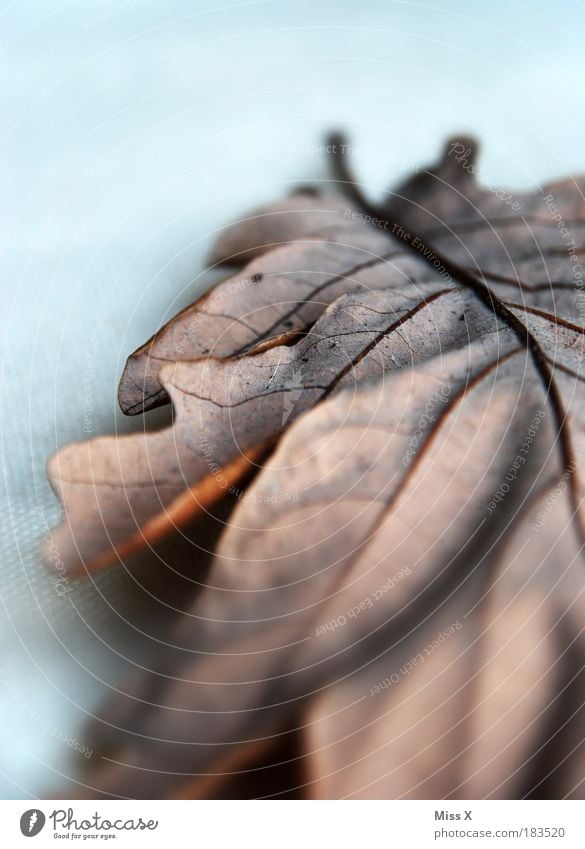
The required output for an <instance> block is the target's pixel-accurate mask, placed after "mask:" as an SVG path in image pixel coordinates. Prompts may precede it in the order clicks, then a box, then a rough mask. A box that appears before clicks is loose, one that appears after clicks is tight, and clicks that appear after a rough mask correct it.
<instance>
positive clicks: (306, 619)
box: [51, 139, 585, 799]
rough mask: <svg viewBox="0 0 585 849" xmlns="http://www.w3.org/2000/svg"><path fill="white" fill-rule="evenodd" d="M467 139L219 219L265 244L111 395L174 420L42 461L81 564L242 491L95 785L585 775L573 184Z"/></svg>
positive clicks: (449, 792)
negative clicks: (525, 172) (544, 182)
mask: <svg viewBox="0 0 585 849" xmlns="http://www.w3.org/2000/svg"><path fill="white" fill-rule="evenodd" d="M457 145H459V146H461V145H466V146H467V147H466V148H465V149H466V150H468V151H469V152H468V154H466V155H467V156H468V159H467V160H465V161H464V157H462V156H460V153H461V151H460V148H459V147H457ZM333 147H334V149H337V150H339V149H343V148H342V144H341V140H339V139H336V140H333ZM475 155H476V151H475V145H474V144H471V143H469V142H464V141H454V142H451V143H450V144H449V145H448V146H447V148H446V151H445V154H444V156H443V158H442V159H441V161H440V163H439V164H438V165H437V166H434V167H433V168H430V169H428V170H427V171H424V172H422V173H420V174H418V175H416V176H415V177H414V178H411V179H410V180H408V181H407V182H406V183H405V184H403V185H402V186H401V187H399V189H398V190H397V191H396V192H395V193H394V194H392V195H391V196H390V198H389V200H388V201H387V202H385V203H384V204H382V205H380V206H375V205H374V204H373V203H372V202H371V201H369V200H368V199H367V198H366V197H364V196H363V194H362V193H361V191H360V189H359V187H358V186H357V185H356V184H355V182H354V181H353V178H352V177H351V175H350V174H349V172H348V170H347V167H346V164H345V160H344V158H343V157H340V156H339V155H338V156H337V179H338V181H339V184H340V185H344V186H345V189H346V192H347V195H348V197H349V201H347V202H346V201H344V200H342V199H339V198H330V197H327V196H322V195H320V194H318V193H311V194H309V193H306V192H305V193H302V194H297V195H295V196H293V197H291V198H289V199H287V200H286V201H285V202H284V203H282V204H277V205H274V206H273V207H269V208H267V209H266V210H263V211H260V212H257V213H255V214H253V215H252V216H250V217H249V218H246V219H243V220H241V221H240V222H238V223H237V224H236V225H234V226H233V227H232V228H228V229H227V230H226V231H225V232H224V233H223V235H222V237H221V239H220V240H219V243H218V245H217V247H216V250H215V254H214V257H215V260H216V261H220V260H221V261H226V260H233V259H234V258H239V259H240V260H241V259H242V258H245V259H246V260H248V259H250V258H253V259H252V261H251V262H250V264H249V265H247V266H246V267H245V268H243V269H242V271H241V275H240V276H238V275H236V277H234V278H230V279H229V280H228V281H226V282H224V283H223V284H220V285H219V286H218V287H217V288H216V289H215V290H214V291H213V292H212V293H211V294H210V295H208V296H207V297H206V298H205V299H203V300H201V301H199V302H198V303H197V304H195V305H194V306H193V307H191V308H188V310H186V311H184V312H183V313H182V314H181V315H180V316H179V317H177V318H176V319H175V320H173V321H172V322H170V323H169V324H168V325H167V326H166V327H165V328H163V330H162V331H161V332H160V333H159V334H157V336H156V337H154V339H153V340H151V341H150V342H149V343H147V345H146V346H145V347H144V348H143V349H141V350H140V351H139V352H137V353H136V354H135V355H133V357H131V358H130V360H129V362H128V364H127V368H126V372H125V378H124V381H123V383H122V386H121V398H122V399H123V404H124V406H125V409H126V410H127V411H132V412H134V411H139V410H141V409H143V408H146V407H147V406H149V405H152V404H154V403H159V402H161V401H162V400H164V398H165V397H166V396H165V393H167V394H168V396H169V397H170V399H171V401H172V403H173V408H174V413H175V418H174V423H173V426H172V427H171V428H168V429H166V430H165V431H162V432H159V433H154V434H138V435H131V436H127V437H121V438H113V437H110V438H106V439H102V440H96V441H93V442H91V443H87V444H86V445H85V446H70V447H68V448H65V449H64V450H63V451H62V452H60V454H59V455H57V457H56V458H55V459H54V460H53V464H52V467H51V475H52V479H53V483H54V485H55V487H56V488H57V489H58V491H59V494H60V496H61V498H62V500H63V502H64V504H65V507H66V510H67V517H66V521H65V522H64V524H63V525H62V526H61V528H60V529H59V531H58V534H57V536H56V540H57V544H58V548H59V550H60V552H61V557H62V559H63V561H64V562H65V563H66V564H67V567H68V568H70V569H79V568H80V565H83V564H84V565H90V566H91V565H92V564H93V565H103V564H104V563H105V562H109V561H110V560H111V559H112V558H115V556H116V553H118V554H120V553H122V554H123V553H124V552H126V551H128V550H130V549H129V546H130V547H132V546H134V547H135V545H136V543H137V542H139V541H140V539H141V536H140V535H141V534H143V535H144V536H145V537H146V538H147V541H148V540H150V539H152V538H153V537H152V535H150V536H149V528H151V527H152V526H153V525H154V526H155V527H156V528H157V529H158V530H157V534H159V533H160V532H162V531H167V530H169V529H172V527H173V522H174V521H175V519H176V517H177V516H178V517H179V518H181V517H182V516H183V512H182V511H186V512H187V513H189V514H192V513H193V512H194V511H195V510H201V509H206V508H207V504H208V502H209V501H210V500H211V499H213V498H214V497H216V496H217V493H218V490H219V489H221V483H219V481H222V480H225V481H226V487H224V489H226V488H227V486H228V484H230V485H232V486H233V487H234V494H235V496H236V501H237V506H236V508H235V509H234V511H233V512H232V514H231V516H230V521H229V525H228V527H227V529H226V532H225V534H224V535H223V537H222V539H221V541H220V543H219V546H218V549H217V551H216V555H215V559H214V562H213V564H212V567H211V570H210V574H209V579H208V584H207V586H206V588H205V589H204V590H203V592H202V593H201V594H200V595H199V596H198V597H197V599H196V600H195V602H194V604H193V606H192V608H191V610H190V612H189V614H188V615H185V616H182V617H181V619H180V620H179V621H178V622H177V627H176V630H175V632H174V634H173V635H172V637H171V639H170V644H171V648H170V650H164V651H161V653H160V656H159V657H158V658H156V659H155V661H154V669H153V671H151V672H142V673H140V674H138V675H137V676H135V678H134V679H133V680H132V681H131V682H129V684H128V689H127V693H126V695H123V694H120V695H119V696H118V697H117V698H116V699H113V700H112V701H111V703H110V704H109V705H108V706H107V708H106V709H105V711H104V714H103V721H101V722H98V723H97V725H96V726H95V727H94V728H93V731H92V734H93V739H94V740H95V741H96V743H99V745H100V746H101V747H102V751H103V752H104V753H105V752H106V751H107V752H108V753H109V754H108V755H107V756H106V755H105V754H104V757H105V758H106V759H105V761H104V765H103V767H102V768H100V769H98V770H96V771H94V772H93V774H91V775H90V776H89V778H88V781H87V786H88V788H89V789H88V791H87V793H88V794H89V795H95V794H99V795H106V796H127V795H129V793H131V795H133V796H135V797H137V798H154V797H159V796H167V797H171V798H173V797H180V798H184V797H204V796H217V795H221V794H222V793H224V794H225V793H228V792H229V793H234V794H238V793H244V794H245V793H246V792H248V793H249V794H250V795H254V794H259V795H270V794H271V792H273V793H277V794H281V793H283V792H294V793H296V795H303V796H309V797H315V798H341V797H353V798H403V797H407V798H470V799H473V798H484V797H485V798H490V797H500V798H511V797H512V798H516V797H526V796H530V797H540V796H542V797H548V798H550V797H551V796H553V797H556V796H563V797H564V796H567V797H569V796H570V797H575V798H581V797H582V796H583V792H584V783H583V754H584V752H583V748H584V747H583V734H582V724H581V721H580V719H581V715H582V711H583V705H584V704H585V696H584V686H585V682H584V680H583V674H582V669H583V641H582V635H581V632H582V625H581V622H582V618H583V614H584V613H585V610H584V609H583V601H584V599H583V563H582V547H583V543H584V540H585V537H584V532H583V528H584V524H583V516H582V503H581V502H582V497H583V488H582V479H583V477H582V476H583V469H582V466H583V457H582V455H583V448H585V435H584V433H583V426H584V423H585V394H584V392H583V378H582V375H581V370H580V367H581V358H582V357H583V354H584V347H583V342H584V340H583V334H584V330H583V322H582V320H581V314H580V301H579V293H580V291H581V287H580V285H579V279H580V278H579V274H578V269H577V267H578V265H579V263H578V261H577V260H576V259H574V257H578V256H579V252H578V251H579V246H580V245H582V244H583V241H582V237H584V236H585V233H582V231H583V229H584V220H585V209H584V208H583V202H582V196H581V192H580V187H579V184H578V183H575V182H572V181H567V182H566V183H561V184H556V185H554V186H550V187H546V188H545V189H544V190H543V191H542V192H534V193H530V194H523V195H513V196H512V195H510V196H507V195H506V193H502V192H496V191H495V190H490V189H489V188H482V187H481V186H479V185H478V183H477V181H476V180H475V179H474V174H473V172H472V168H473V167H475ZM548 196H551V197H552V200H551V199H550V198H549V199H548V200H547V197H548ZM513 204H518V205H519V206H513ZM555 210H556V212H555ZM557 213H558V217H557ZM366 222H369V223H366ZM573 240H574V245H573V244H572V242H573ZM553 272H554V274H553ZM258 275H260V277H258ZM238 280H239V281H243V283H242V285H241V287H240V288H239V289H238V288H237V285H236V284H237V281H238ZM190 322H196V333H193V332H192V330H193V328H190V325H189V323H190ZM282 334H285V335H284V336H283V335H282ZM291 334H292V335H291ZM283 343H285V344H283ZM184 355H185V356H184ZM161 362H162V363H163V365H161ZM285 430H286V431H288V432H287V433H285V434H284V435H283V436H281V434H282V433H283V432H284V431H285ZM279 437H280V439H279ZM277 440H279V441H278V445H277V448H276V450H275V451H274V453H272V455H271V456H270V458H269V459H268V460H266V462H264V456H263V454H262V446H263V445H264V446H269V447H271V446H272V445H273V444H275V443H276V441H277ZM269 447H265V451H266V453H267V452H268V450H269ZM254 462H258V463H259V464H261V465H262V468H261V470H260V472H259V474H257V475H256V477H255V478H254V479H253V481H252V482H251V483H250V485H249V486H248V488H247V489H246V490H244V489H243V486H242V485H241V484H240V483H239V481H240V480H241V477H242V475H243V474H244V473H245V472H246V471H248V472H249V469H250V466H251V464H253V463H254ZM210 492H211V496H210V495H209V493H210ZM177 499H178V500H179V501H178V502H177ZM177 503H179V504H180V505H181V510H178V509H177V507H176V505H177ZM145 529H146V533H145ZM155 536H156V535H155ZM279 763H280V766H279ZM250 775H255V776H256V777H258V776H262V775H264V777H265V780H264V781H258V782H257V783H256V784H255V785H254V788H253V789H252V787H249V788H248V790H247V791H246V786H247V784H246V783H247V782H249V777H250ZM275 776H278V780H276V778H275ZM271 781H272V783H271ZM129 788H131V790H129ZM226 788H227V789H226ZM259 788H262V789H259ZM277 788H278V789H277Z"/></svg>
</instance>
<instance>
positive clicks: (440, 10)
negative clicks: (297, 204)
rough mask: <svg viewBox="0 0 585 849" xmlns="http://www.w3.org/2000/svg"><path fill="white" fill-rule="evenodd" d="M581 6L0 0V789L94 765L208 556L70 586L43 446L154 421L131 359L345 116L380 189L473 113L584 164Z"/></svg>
mask: <svg viewBox="0 0 585 849" xmlns="http://www.w3.org/2000/svg"><path fill="white" fill-rule="evenodd" d="M584 27H585V6H584V5H583V3H580V2H577V0H574V1H573V0H562V2H557V3H554V4H552V3H550V2H545V0H532V2H530V3H521V2H513V0H492V2H490V3H469V2H463V0H461V2H439V0H437V2H434V3H433V2H431V3H423V2H420V3H419V2H410V0H405V2H400V0H365V1H364V2H361V3H356V2H355V0H310V2H309V0H254V1H253V2H226V3H220V2H218V0H192V2H187V0H168V2H165V3H161V2H158V0H112V1H111V2H110V1H109V0H100V1H99V2H98V0H95V2H90V1H89V0H73V2H72V1H71V0H70V1H69V2H66V3H60V2H58V0H57V2H54V0H46V2H40V0H36V1H35V2H33V0H24V1H23V2H7V3H2V4H1V6H0V57H1V58H0V63H1V64H0V68H1V74H0V89H1V95H0V97H1V99H2V107H1V110H0V162H1V169H0V181H1V183H2V186H1V190H0V215H1V227H0V244H1V247H0V263H1V278H0V280H1V282H0V310H1V316H2V332H1V334H0V381H1V383H0V399H1V407H0V464H1V466H0V471H1V475H0V498H1V502H2V503H1V510H0V545H1V547H2V554H1V569H0V600H1V604H0V753H1V754H0V796H1V797H2V798H27V797H35V796H43V795H47V794H49V793H51V792H53V793H59V790H60V788H62V787H63V786H64V785H65V783H66V779H67V777H68V776H78V775H80V774H82V770H83V767H84V765H86V764H87V762H88V761H90V760H91V758H92V757H94V753H93V752H92V751H91V748H90V741H89V740H86V739H84V733H85V732H84V727H85V724H86V723H87V721H88V719H89V718H90V717H91V716H92V715H93V713H94V711H95V710H96V708H97V706H99V705H100V703H101V702H102V701H103V700H104V698H105V697H106V696H107V694H108V692H109V691H110V689H111V688H115V687H116V686H117V685H118V684H119V683H120V682H122V681H124V680H125V679H126V678H127V676H128V675H129V674H130V672H131V670H132V669H135V668H136V667H137V666H141V665H146V664H147V663H148V657H149V654H150V653H151V652H152V650H153V648H154V647H156V644H157V641H160V640H164V635H165V629H166V628H167V627H168V624H169V622H170V621H171V619H172V618H173V616H174V615H176V611H177V610H180V609H181V604H185V587H184V582H185V581H186V582H187V584H188V585H190V586H194V585H196V584H197V580H198V576H199V575H200V574H201V572H200V571H198V569H199V566H200V564H199V563H198V562H196V561H197V560H198V559H200V560H201V563H203V560H204V554H203V553H199V554H194V553H193V552H194V549H192V548H191V549H190V554H189V557H187V558H186V556H185V548H184V547H182V545H181V542H180V541H174V542H172V541H171V542H169V543H168V544H166V545H165V546H161V547H160V548H158V549H157V551H156V552H149V553H148V554H147V555H144V556H142V557H141V558H140V559H139V560H136V559H135V560H133V561H132V562H131V563H130V562H129V563H128V564H127V567H126V568H119V569H113V570H110V571H109V572H106V573H103V574H101V575H99V576H98V577H96V578H92V579H89V578H88V579H83V580H81V581H78V582H77V583H75V584H74V585H73V584H69V585H67V586H64V585H63V583H62V582H59V581H58V580H56V578H55V576H54V575H52V574H51V573H50V572H48V571H47V570H46V569H45V567H44V566H43V565H42V563H41V558H40V542H41V540H42V539H43V537H45V536H46V534H47V533H48V530H49V528H50V526H52V525H54V524H55V523H56V522H57V521H58V519H59V515H60V510H59V507H58V504H57V503H56V501H55V498H54V496H53V494H52V492H51V490H50V488H49V486H48V484H47V482H46V479H45V464H46V459H47V456H48V455H50V454H51V453H53V452H54V451H55V450H56V448H57V447H59V446H61V445H63V444H64V443H66V442H69V441H71V440H80V439H87V438H88V437H90V436H95V435H99V434H101V433H108V432H113V431H114V430H118V431H125V430H129V429H133V428H136V427H141V426H142V423H141V422H140V421H136V420H127V419H124V417H123V416H122V415H121V414H120V413H119V412H118V410H117V402H116V388H117V381H118V378H119V376H120V373H121V370H122V367H123V364H124V361H125V358H126V356H127V355H128V354H129V353H130V352H131V351H132V350H133V349H134V348H135V347H137V346H138V345H139V344H141V343H142V342H143V341H144V340H145V339H146V338H147V337H148V336H150V335H151V334H152V333H153V332H154V331H155V330H156V329H157V328H158V327H159V326H160V325H161V324H162V323H164V322H165V321H166V320H167V319H168V318H169V317H170V316H171V315H173V314H174V313H175V312H177V311H178V310H179V309H180V308H182V307H183V306H185V305H186V304H187V303H189V302H190V301H191V300H193V299H194V297H195V296H196V295H197V294H199V293H200V292H201V291H202V290H203V288H204V287H205V286H206V285H208V282H209V278H208V277H206V276H205V275H204V274H203V269H204V263H205V257H206V254H207V252H208V249H209V246H210V244H211V241H212V239H213V236H214V233H215V232H216V231H217V229H218V228H220V227H221V226H222V225H223V224H226V223H228V222H229V221H230V220H231V219H233V218H234V217H236V216H238V215H239V214H241V213H243V212H245V211H246V210H248V209H249V208H251V207H253V206H254V205H255V204H258V203H264V202H267V201H270V200H272V199H274V198H276V197H278V196H280V195H282V194H283V193H285V192H287V191H288V190H289V189H290V188H291V187H292V186H294V185H295V184H296V183H300V182H303V183H306V182H308V181H311V180H313V181H315V180H318V181H321V180H322V181H325V180H327V179H328V169H327V162H326V157H325V156H324V154H323V151H322V149H321V145H322V143H323V139H324V134H325V132H326V131H327V130H329V129H331V128H342V129H345V130H346V131H347V132H348V133H349V134H350V137H351V140H352V144H353V146H354V167H355V169H356V171H357V173H358V174H359V176H360V178H361V179H362V181H363V182H364V183H365V184H366V185H367V187H368V190H369V191H370V192H371V194H372V195H374V196H375V195H376V194H377V195H379V194H380V192H382V191H383V190H384V188H386V187H387V186H389V185H391V184H392V183H393V182H395V181H398V180H399V179H400V178H401V176H402V175H403V174H404V173H405V172H406V171H408V170H409V169H410V168H412V167H413V166H416V165H421V164H423V165H424V164H428V163H429V161H432V160H433V159H434V158H435V157H436V155H437V154H438V151H439V149H440V146H441V142H442V141H443V140H444V139H445V137H446V136H448V135H449V134H451V133H454V132H460V131H463V132H465V133H472V134H475V135H477V136H478V137H479V138H480V140H481V143H482V155H481V160H480V176H481V179H483V180H484V181H486V182H489V183H495V184H504V185H506V186H510V187H512V188H520V187H531V186H536V185H541V184H542V183H543V182H545V181H547V180H548V179H551V178H554V177H556V176H559V175H562V174H563V173H565V172H567V171H584V170H585V144H584V141H585V109H583V104H582V91H583V79H584V77H585V58H584V54H583V50H582V33H583V31H584ZM165 415H167V414H165V413H162V414H161V413H158V412H155V413H154V414H149V419H148V426H160V424H161V423H162V422H163V421H164V417H165ZM181 575H183V576H184V577H183V578H181V577H180V576H181Z"/></svg>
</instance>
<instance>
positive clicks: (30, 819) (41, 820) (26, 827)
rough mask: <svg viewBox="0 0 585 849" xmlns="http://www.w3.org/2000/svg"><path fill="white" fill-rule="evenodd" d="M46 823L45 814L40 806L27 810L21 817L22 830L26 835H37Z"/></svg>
mask: <svg viewBox="0 0 585 849" xmlns="http://www.w3.org/2000/svg"><path fill="white" fill-rule="evenodd" d="M44 825H45V815H44V813H43V812H42V811H39V809H38V808H31V810H30V811H25V812H24V814H23V815H22V816H21V818H20V830H21V831H22V833H23V834H24V836H25V837H36V835H37V834H38V833H39V832H40V831H42V830H43V827H44Z"/></svg>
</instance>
